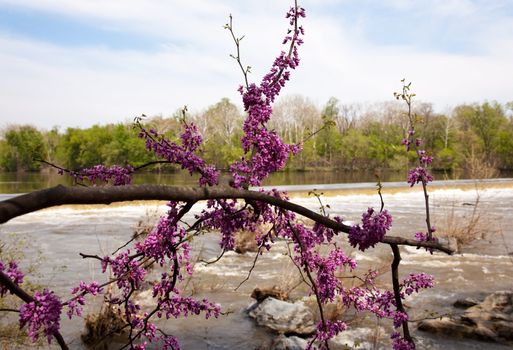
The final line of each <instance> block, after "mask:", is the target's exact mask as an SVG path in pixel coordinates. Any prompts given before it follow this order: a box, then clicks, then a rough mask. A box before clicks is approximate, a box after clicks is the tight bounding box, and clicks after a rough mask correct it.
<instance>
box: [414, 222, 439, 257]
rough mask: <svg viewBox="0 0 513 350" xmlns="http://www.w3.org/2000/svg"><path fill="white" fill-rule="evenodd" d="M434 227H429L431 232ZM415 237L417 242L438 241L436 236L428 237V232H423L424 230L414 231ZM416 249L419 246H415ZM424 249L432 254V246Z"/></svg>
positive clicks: (433, 230)
mask: <svg viewBox="0 0 513 350" xmlns="http://www.w3.org/2000/svg"><path fill="white" fill-rule="evenodd" d="M435 231H436V229H435V228H434V227H431V232H435ZM415 239H416V240H417V241H419V242H435V243H436V242H438V238H437V237H434V236H433V237H431V239H429V235H428V234H425V233H424V232H420V231H419V232H416V233H415ZM417 249H420V247H417ZM426 251H428V252H429V253H430V254H433V248H426Z"/></svg>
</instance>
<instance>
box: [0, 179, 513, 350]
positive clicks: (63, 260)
mask: <svg viewBox="0 0 513 350" xmlns="http://www.w3.org/2000/svg"><path fill="white" fill-rule="evenodd" d="M384 185H385V194H384V201H385V206H386V208H387V209H388V210H389V212H390V213H391V214H392V215H393V217H394V222H393V229H392V233H390V234H393V235H400V236H410V237H411V236H412V235H413V233H414V232H416V231H419V230H424V229H425V228H424V226H425V223H424V217H425V216H424V210H425V209H424V206H423V201H424V198H423V196H422V193H421V192H419V190H418V189H414V190H411V189H409V188H407V187H405V186H404V185H402V184H399V183H385V184H384ZM286 187H287V189H288V190H290V191H291V197H292V200H293V201H294V202H296V203H298V204H301V205H304V206H306V207H308V208H310V209H312V210H318V209H319V202H318V201H317V199H316V198H314V197H312V196H308V193H307V192H308V191H309V190H311V189H313V188H316V189H317V192H320V191H323V193H324V195H323V196H322V201H323V203H324V204H325V205H326V204H327V205H329V209H328V211H329V212H330V214H331V215H339V216H341V217H343V218H344V219H345V220H349V221H354V222H356V221H358V220H359V219H360V217H361V214H362V212H364V211H365V210H366V209H367V208H368V207H370V206H373V207H378V206H379V198H378V196H377V195H376V193H375V190H374V189H373V185H372V184H371V183H368V184H352V185H316V186H298V187H294V186H286ZM8 197H10V195H3V196H2V195H0V200H2V199H6V198H8ZM430 200H431V204H432V215H433V222H434V225H435V226H437V227H438V228H439V231H443V228H444V227H453V228H454V227H455V226H458V225H459V227H460V231H461V228H463V227H464V226H465V225H467V224H468V223H470V222H472V215H473V213H474V211H475V213H474V217H476V215H480V217H479V222H478V224H476V225H475V226H474V227H473V231H474V232H477V233H478V236H479V237H478V238H479V239H477V240H475V241H472V242H471V243H470V244H469V245H468V246H465V247H464V249H463V253H462V254H456V255H453V256H448V255H445V254H442V253H435V254H433V255H430V254H429V253H427V252H426V251H424V250H417V249H415V248H410V247H405V248H402V257H403V261H402V263H401V268H400V274H401V275H403V276H406V275H407V274H408V273H410V272H421V271H423V272H428V273H430V274H432V275H434V277H435V280H436V287H435V288H433V289H430V290H427V291H423V292H422V293H420V294H418V295H415V296H412V297H410V298H408V299H407V300H406V304H407V305H408V306H409V307H410V315H411V318H412V319H420V318H425V317H429V316H430V315H431V313H433V312H435V313H439V314H444V313H448V312H453V311H454V309H453V308H452V307H451V305H452V303H453V302H454V301H455V300H456V299H458V298H464V297H476V298H479V297H483V296H485V295H486V294H487V293H491V292H494V291H497V290H511V289H512V287H513V256H512V252H513V180H511V179H502V180H493V181H487V182H484V183H480V184H478V185H476V184H475V183H474V182H470V181H452V182H437V183H435V184H434V186H432V189H431V192H430ZM476 203H477V209H476V210H475V208H476V206H475V205H476ZM203 205H204V203H200V204H197V205H195V206H194V207H193V209H192V211H191V212H190V213H189V215H188V217H186V219H189V220H191V219H192V217H193V215H194V214H195V213H198V212H199V211H201V209H202V207H203ZM164 211H165V205H164V203H157V202H145V203H131V204H127V203H122V204H116V205H111V206H64V207H57V208H52V209H47V210H43V211H39V212H36V213H32V214H29V215H25V216H23V217H19V218H16V219H13V220H11V221H10V222H8V223H6V224H4V225H1V226H0V235H2V237H10V235H9V234H12V235H14V236H16V237H23V238H25V239H26V240H27V241H28V242H30V244H28V245H27V246H26V247H25V249H24V252H25V255H26V257H27V258H28V260H31V261H32V263H33V264H35V265H36V268H37V271H38V273H39V274H38V276H39V277H35V279H36V282H39V283H41V284H43V285H47V286H49V287H50V288H52V289H53V290H55V291H56V292H58V293H60V294H61V295H69V291H70V288H71V287H72V286H74V285H76V284H78V282H79V281H80V280H100V281H101V280H105V277H104V276H103V275H102V274H101V273H100V268H99V266H98V263H97V262H96V261H92V260H83V259H81V258H80V256H79V255H78V252H83V253H88V254H98V255H100V256H104V255H106V254H109V253H112V252H113V251H114V250H115V249H116V248H117V247H118V246H120V245H121V244H123V243H124V242H126V241H127V240H129V239H130V238H131V236H132V233H133V232H134V228H135V227H136V226H137V224H138V222H140V221H146V220H148V218H151V217H155V215H156V214H157V213H163V212H164ZM218 239H219V238H218V236H217V235H215V234H214V233H212V234H206V235H204V236H201V237H199V238H198V239H197V240H195V241H194V243H193V245H194V252H195V254H194V257H193V260H194V261H195V262H196V263H195V266H194V277H193V278H191V279H189V280H186V281H185V282H184V284H186V285H184V287H185V289H186V290H187V291H188V293H190V294H193V295H194V296H195V297H198V298H202V297H203V296H208V297H209V298H210V299H211V300H212V301H216V302H218V303H220V304H221V306H222V308H223V311H225V312H226V313H227V314H226V315H223V316H221V317H220V318H219V319H218V320H204V319H202V318H200V317H193V318H189V319H187V320H183V319H179V320H170V321H167V322H163V323H161V324H160V325H161V326H163V327H164V328H165V329H166V330H168V331H169V332H170V333H172V334H175V335H177V336H178V338H179V340H180V341H181V343H182V345H183V349H256V348H259V347H261V348H265V347H266V344H268V343H269V339H270V338H271V337H272V335H271V334H270V333H268V332H267V331H266V330H265V329H263V328H260V327H256V326H255V325H254V323H253V321H252V320H251V319H249V318H248V317H247V315H246V313H245V312H244V309H245V308H246V307H247V306H248V305H250V304H251V303H252V299H251V298H250V297H249V295H250V294H251V291H252V290H253V288H255V287H256V286H259V287H262V286H273V285H278V286H282V287H285V288H292V287H293V286H294V285H295V284H296V283H297V282H298V281H299V280H298V276H297V272H296V271H297V270H296V268H295V266H294V265H293V264H292V263H291V260H290V258H289V256H288V250H287V245H286V242H277V243H276V246H275V247H273V249H272V250H271V251H270V252H268V253H265V254H264V255H263V256H261V257H260V258H259V259H258V262H257V265H256V268H255V270H254V271H253V273H252V274H251V277H250V278H249V280H248V281H247V282H245V283H244V284H243V285H242V286H241V287H240V288H238V289H237V290H235V289H236V288H237V286H238V285H239V284H240V282H241V281H243V280H244V279H245V278H246V276H247V275H248V271H249V270H250V268H251V266H252V264H253V261H254V253H246V254H241V255H239V254H235V253H228V254H225V256H224V257H223V258H222V259H221V260H219V261H218V262H217V263H215V264H210V265H207V264H204V263H203V262H201V261H200V260H211V259H214V258H215V257H217V256H218V254H219V253H220V250H219V247H218ZM337 239H338V240H339V241H340V244H345V246H346V247H348V245H347V244H346V243H345V238H344V237H340V238H337ZM347 252H348V254H351V255H352V256H353V257H355V258H356V259H357V260H358V262H359V267H358V269H357V271H356V272H357V273H360V274H362V273H364V272H366V271H367V270H368V269H369V268H370V267H371V266H373V267H379V268H380V269H381V270H383V275H382V276H381V277H380V283H381V284H382V285H383V286H387V287H389V286H390V284H391V283H390V282H389V279H390V276H389V274H388V273H387V267H388V266H389V265H390V262H391V252H390V250H389V248H388V247H387V246H380V247H377V248H375V249H370V250H368V251H366V252H365V253H361V252H358V251H354V250H352V249H350V248H347ZM39 257H40V258H39ZM25 264H28V262H25ZM300 293H301V289H300V288H299V289H295V290H294V292H293V293H292V295H293V296H296V297H299V295H300ZM141 300H143V299H141ZM98 303H99V302H92V303H91V306H90V307H89V308H88V309H87V310H86V313H87V311H90V312H93V311H95V310H97V308H98ZM377 322H378V321H377V320H376V319H375V318H372V317H367V318H363V319H360V320H359V321H358V323H357V324H358V327H357V328H355V329H354V330H352V331H348V332H345V333H344V334H343V335H342V336H341V337H340V338H339V342H340V343H344V342H345V343H348V344H351V342H353V341H355V340H358V341H360V342H361V344H362V345H361V348H364V349H365V348H370V343H369V341H371V340H372V339H374V338H377V339H378V344H381V345H380V346H378V347H379V348H388V346H389V345H388V344H389V343H388V335H387V334H388V333H387V332H389V331H390V322H388V321H381V322H379V325H380V327H375V326H376V324H377ZM62 323H63V333H64V336H65V338H66V339H67V340H68V341H69V342H70V345H71V348H74V349H75V348H76V349H81V348H84V347H83V345H82V344H81V342H80V333H81V332H82V330H83V322H82V320H81V319H76V320H73V321H71V322H67V320H63V322H62ZM376 329H381V331H380V332H379V333H376V331H375V330H376ZM414 336H415V337H416V339H417V343H418V348H420V349H423V348H426V349H462V348H466V349H484V348H486V349H506V348H507V347H505V346H504V345H495V344H489V343H480V342H477V341H471V340H464V339H450V338H447V337H441V336H432V335H429V334H426V333H423V332H419V331H414Z"/></svg>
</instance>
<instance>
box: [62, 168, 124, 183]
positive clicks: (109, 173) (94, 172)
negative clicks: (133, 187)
mask: <svg viewBox="0 0 513 350" xmlns="http://www.w3.org/2000/svg"><path fill="white" fill-rule="evenodd" d="M133 172H134V168H133V167H132V166H130V165H128V166H126V167H122V166H119V165H114V166H111V167H106V166H104V165H95V166H93V167H92V168H86V169H82V170H80V171H77V172H74V171H73V172H71V173H70V174H71V176H72V177H74V178H75V180H77V181H83V180H88V181H89V182H91V183H92V184H93V185H97V184H98V182H103V183H109V182H111V183H112V185H114V186H123V185H130V183H131V182H132V173H133Z"/></svg>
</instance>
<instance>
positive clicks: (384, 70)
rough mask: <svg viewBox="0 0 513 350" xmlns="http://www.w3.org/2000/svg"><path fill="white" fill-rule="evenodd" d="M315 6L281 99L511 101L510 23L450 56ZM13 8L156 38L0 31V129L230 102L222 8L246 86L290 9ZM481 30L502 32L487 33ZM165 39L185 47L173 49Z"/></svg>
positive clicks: (183, 5) (265, 61)
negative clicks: (69, 41)
mask: <svg viewBox="0 0 513 350" xmlns="http://www.w3.org/2000/svg"><path fill="white" fill-rule="evenodd" d="M10 1H12V0H10ZM6 2H7V1H6V0H0V4H2V3H4V4H5V3H6ZM12 2H13V3H14V1H12ZM327 2H329V3H331V5H332V6H333V5H336V3H337V1H336V0H327ZM340 2H342V1H340ZM396 3H397V6H407V5H408V4H411V3H412V2H402V1H396ZM325 4H326V2H324V1H320V0H309V1H307V2H306V4H305V7H307V10H308V5H311V6H319V7H318V8H316V11H312V12H313V13H314V14H312V15H311V16H309V17H307V19H306V20H305V28H306V32H307V35H306V37H305V41H306V42H305V45H304V46H303V47H301V52H300V55H301V56H302V58H303V60H302V64H301V65H300V66H299V68H298V71H297V72H295V73H294V76H293V78H292V80H291V82H290V84H289V85H288V86H287V87H286V88H285V90H284V93H285V94H294V93H300V94H303V95H305V96H309V97H311V98H312V99H313V100H314V101H316V102H317V103H318V104H323V103H325V102H326V100H327V99H328V98H329V97H330V96H336V97H338V98H339V99H340V100H341V101H343V102H361V101H370V102H373V101H381V100H387V99H390V98H391V97H392V92H393V91H396V90H398V89H399V88H400V82H399V80H400V79H401V78H403V77H406V78H407V79H409V80H412V81H413V86H414V89H415V90H416V92H417V93H418V95H419V98H420V99H422V100H424V101H430V102H434V103H435V105H436V107H437V108H438V109H439V110H444V109H445V108H446V105H455V104H458V103H463V102H473V101H482V100H484V99H497V100H499V101H501V102H505V101H508V100H513V96H512V95H511V91H513V41H512V39H511V38H512V37H513V36H512V35H511V34H512V33H513V25H512V24H511V23H510V22H508V21H507V20H497V21H496V23H495V25H494V27H493V28H487V29H483V30H482V31H481V33H482V34H481V36H480V37H476V39H475V40H476V41H477V42H478V43H479V44H480V45H482V46H483V47H484V48H486V50H484V51H483V53H482V54H480V55H473V56H471V55H463V54H459V55H457V54H448V53H443V52H434V51H433V50H431V49H422V48H418V47H416V48H411V47H405V46H397V45H396V46H376V45H372V44H370V42H369V41H367V38H365V36H364V35H363V34H362V33H363V31H362V30H361V28H358V27H355V28H349V27H347V25H346V24H345V23H344V22H343V21H341V20H340V18H338V17H336V16H334V15H333V14H330V13H323V12H322V11H321V9H322V6H324V5H325ZM469 4H470V5H472V4H471V3H470V2H469V1H464V0H451V1H449V2H448V3H447V5H446V8H445V9H443V8H441V9H440V11H442V10H443V12H444V13H449V12H451V11H452V12H454V11H457V10H460V11H471V10H472V9H471V7H468V8H466V7H465V6H467V5H468V6H470V5H469ZM16 6H27V7H29V8H33V9H34V8H37V9H40V10H44V11H47V12H52V13H55V12H58V13H61V14H63V15H66V16H72V17H73V18H76V19H77V20H85V21H96V22H97V23H98V25H102V26H107V25H110V26H113V27H116V28H119V30H126V28H130V30H131V31H132V32H143V33H147V34H151V35H158V36H159V37H162V38H164V39H165V40H163V42H164V45H162V47H161V48H160V49H159V50H158V51H156V52H138V51H130V50H124V51H119V50H114V49H109V48H105V47H103V48H101V47H82V48H76V47H75V48H71V47H61V46H57V45H55V44H48V43H42V42H37V41H33V40H30V39H27V38H25V39H22V38H16V37H9V36H6V35H2V34H1V33H0V76H1V77H2V79H1V80H0V96H2V98H1V99H0V127H2V126H4V125H5V124H6V123H34V124H37V125H41V126H45V127H51V126H52V125H57V124H59V125H63V126H77V125H80V126H88V125H92V124H94V123H106V122H116V121H124V120H126V119H131V118H133V117H134V116H136V115H139V114H141V113H145V114H147V115H152V114H159V113H162V114H164V115H168V114H171V113H173V112H174V111H175V110H176V109H177V108H179V107H180V106H182V105H183V104H188V105H189V106H190V107H191V108H192V109H193V110H194V109H196V110H197V109H202V108H204V107H206V106H207V105H209V104H212V103H215V102H217V101H218V100H219V99H220V98H222V97H224V96H227V97H229V98H231V99H232V100H235V101H238V100H239V96H238V93H237V92H236V88H237V85H238V84H239V82H240V81H241V80H242V79H241V78H242V77H241V75H240V74H239V71H238V70H237V66H236V65H235V62H233V61H232V60H230V59H229V58H228V54H229V53H231V52H233V49H234V48H233V45H232V43H231V42H230V38H229V36H228V33H226V32H224V31H223V30H222V28H221V26H222V24H223V23H225V22H226V18H227V15H228V14H229V13H230V12H231V13H233V14H234V17H235V27H236V31H237V32H238V33H241V34H245V35H246V38H245V39H244V40H243V42H242V43H243V52H242V54H243V59H244V62H245V63H246V64H249V65H251V66H253V67H254V69H253V70H254V73H253V74H252V76H251V78H252V80H257V79H258V78H259V77H261V75H262V74H264V73H265V71H266V70H267V69H268V68H269V66H270V64H271V63H272V61H273V59H274V56H275V55H276V54H277V52H278V51H279V49H280V45H279V44H280V41H281V37H282V36H283V34H284V31H285V29H286V26H287V23H286V21H285V20H284V19H283V13H284V11H286V9H287V7H288V6H289V1H279V2H278V1H271V0H261V1H260V2H256V1H251V2H249V1H244V2H239V1H235V0H231V1H228V0H227V1H216V2H213V1H206V0H203V1H192V2H185V1H176V2H169V1H163V0H162V1H144V2H142V1H135V0H124V1H121V0H119V1H109V2H104V1H99V0H94V1H91V0H87V1H86V0H75V1H72V2H71V1H63V0H62V1H58V0H38V1H35V0H16ZM462 9H463V10H462ZM472 11H473V10H472ZM362 25H365V24H364V23H362ZM491 32H493V33H495V32H498V33H502V35H495V36H490V35H488V34H487V33H491ZM176 38H179V39H180V41H181V42H184V43H186V44H185V45H182V44H179V45H177V44H175V39H176Z"/></svg>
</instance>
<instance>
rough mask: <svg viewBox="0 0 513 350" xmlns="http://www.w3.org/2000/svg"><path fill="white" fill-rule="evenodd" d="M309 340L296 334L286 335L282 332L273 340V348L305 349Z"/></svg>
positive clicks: (279, 349)
mask: <svg viewBox="0 0 513 350" xmlns="http://www.w3.org/2000/svg"><path fill="white" fill-rule="evenodd" d="M307 345H308V341H307V340H305V339H303V338H299V337H296V336H292V337H286V336H284V335H283V334H280V335H279V336H278V337H277V338H276V339H275V340H274V342H273V344H272V346H271V350H304V349H306V346H307Z"/></svg>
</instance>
